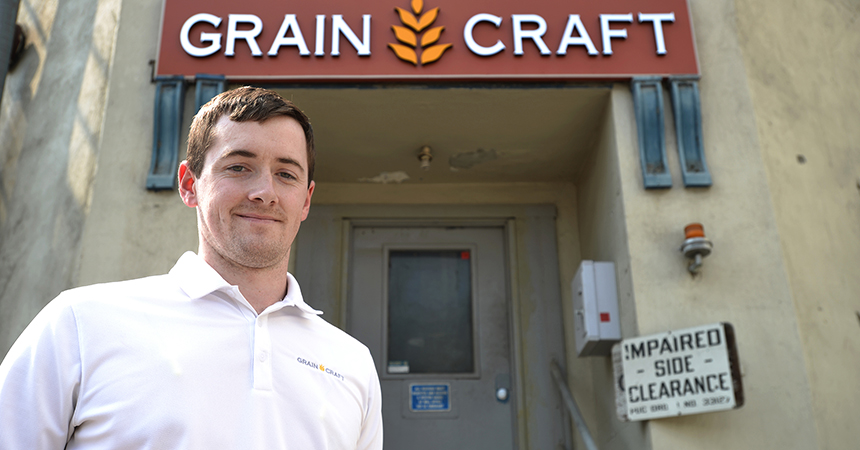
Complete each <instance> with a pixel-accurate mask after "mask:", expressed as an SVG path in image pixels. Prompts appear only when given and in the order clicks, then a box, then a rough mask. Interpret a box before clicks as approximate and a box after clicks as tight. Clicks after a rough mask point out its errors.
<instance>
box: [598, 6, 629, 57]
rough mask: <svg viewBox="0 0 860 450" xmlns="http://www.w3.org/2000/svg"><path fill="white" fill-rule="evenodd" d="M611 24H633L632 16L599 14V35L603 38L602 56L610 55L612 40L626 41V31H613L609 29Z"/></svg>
mask: <svg viewBox="0 0 860 450" xmlns="http://www.w3.org/2000/svg"><path fill="white" fill-rule="evenodd" d="M611 22H628V23H633V14H601V15H600V33H601V34H602V36H603V54H604V55H611V54H612V42H611V41H610V39H612V38H620V39H627V29H626V28H624V29H621V30H613V29H610V28H609V24H610V23H611Z"/></svg>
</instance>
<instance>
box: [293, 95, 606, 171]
mask: <svg viewBox="0 0 860 450" xmlns="http://www.w3.org/2000/svg"><path fill="white" fill-rule="evenodd" d="M277 90H278V92H279V93H280V94H281V95H283V96H284V97H285V98H287V99H290V100H292V101H294V102H295V103H296V104H297V105H298V106H299V107H300V108H301V109H302V110H304V111H305V112H306V113H307V114H308V116H309V117H310V118H311V122H312V124H313V127H314V134H315V136H316V148H317V165H316V174H315V177H314V178H315V179H316V180H318V181H324V182H360V181H363V182H385V181H389V182H390V181H395V182H396V181H398V180H401V181H403V182H409V183H415V182H418V183H462V182H480V183H487V182H541V181H575V180H574V179H573V178H574V177H575V176H576V174H578V172H579V168H580V167H581V166H582V164H583V160H584V159H585V158H586V157H587V155H588V154H589V152H590V150H591V149H592V148H593V146H594V144H595V142H596V139H597V135H598V132H599V129H600V128H601V126H602V124H603V121H604V111H605V109H606V104H607V103H608V99H609V88H608V87H606V86H599V87H592V86H588V87H586V86H555V87H546V86H540V85H538V86H535V87H531V86H529V87H523V86H518V87H491V88H488V87H462V86H460V87H440V86H430V87H428V86H395V87H392V86H385V87H379V86H361V87H332V86H310V87H308V86H302V87H297V88H290V87H284V88H279V89H277ZM423 146H429V147H430V148H431V149H432V153H433V161H432V163H431V166H430V169H429V170H426V171H424V170H421V169H420V168H419V160H418V153H419V152H420V150H421V148H422V147H423ZM404 174H405V176H404ZM406 177H408V179H405V178H406ZM404 179H405V180H404Z"/></svg>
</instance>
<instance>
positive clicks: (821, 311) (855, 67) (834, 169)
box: [735, 0, 860, 449]
mask: <svg viewBox="0 0 860 450" xmlns="http://www.w3.org/2000/svg"><path fill="white" fill-rule="evenodd" d="M735 3H736V8H737V17H738V40H739V43H740V47H741V50H742V54H743V61H744V63H745V65H746V76H747V79H748V83H749V87H750V93H751V98H752V111H753V112H754V114H755V121H754V123H755V125H756V129H755V131H756V136H757V139H758V141H759V143H760V150H761V155H762V157H763V159H764V168H765V174H766V175H767V180H768V183H769V185H770V194H771V198H772V202H773V208H774V211H775V218H776V227H777V229H778V231H779V237H780V241H779V242H780V245H781V248H782V252H783V254H784V255H785V259H784V263H785V267H786V269H787V272H788V280H789V285H790V288H791V296H792V298H793V300H794V302H793V307H794V310H793V312H794V313H796V316H797V321H798V325H799V327H800V338H801V342H802V350H803V356H804V358H805V361H806V366H805V367H806V370H807V373H808V378H809V385H810V392H811V396H812V408H813V409H812V413H813V417H814V423H815V426H816V428H817V431H818V444H817V448H821V449H842V448H855V447H857V445H858V444H857V442H858V441H860V427H858V426H857V417H858V416H860V389H858V388H857V385H858V380H860V378H858V374H860V327H858V325H860V323H858V319H860V315H858V314H860V313H858V311H860V277H858V276H857V275H856V274H857V267H858V261H860V192H858V188H860V125H858V123H860V89H858V87H857V83H858V80H860V28H858V19H860V3H858V2H857V1H842V0H827V1H818V2H803V1H790V2H784V3H780V4H779V7H775V5H774V3H773V2H769V1H764V0H748V1H738V2H735Z"/></svg>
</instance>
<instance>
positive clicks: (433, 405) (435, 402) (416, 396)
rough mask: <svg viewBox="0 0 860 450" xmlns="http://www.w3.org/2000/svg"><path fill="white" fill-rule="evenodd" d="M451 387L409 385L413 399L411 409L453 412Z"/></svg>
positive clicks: (443, 385)
mask: <svg viewBox="0 0 860 450" xmlns="http://www.w3.org/2000/svg"><path fill="white" fill-rule="evenodd" d="M450 392H451V386H450V385H449V384H447V383H443V384H438V383H437V384H411V385H409V394H410V395H409V396H410V397H411V404H410V409H411V410H412V411H421V412H423V411H439V412H445V411H450V410H451V397H450Z"/></svg>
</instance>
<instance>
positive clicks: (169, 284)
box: [53, 274, 182, 307]
mask: <svg viewBox="0 0 860 450" xmlns="http://www.w3.org/2000/svg"><path fill="white" fill-rule="evenodd" d="M180 295H182V291H181V289H180V288H179V286H178V285H177V284H176V282H175V281H174V280H172V279H171V277H170V276H169V275H166V274H165V275H155V276H150V277H145V278H136V279H132V280H125V281H113V282H108V283H97V284H90V285H86V286H80V287H76V288H72V289H69V290H66V291H63V292H62V293H61V294H60V295H59V296H58V297H57V298H56V299H55V300H54V302H53V303H57V304H58V305H62V306H70V307H86V306H88V305H101V304H103V303H111V304H114V303H120V302H122V301H124V300H125V301H130V300H151V299H165V298H170V297H173V296H180Z"/></svg>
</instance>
